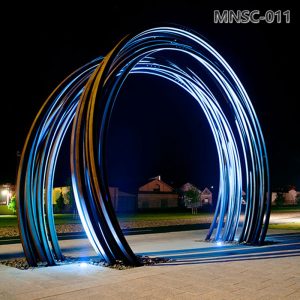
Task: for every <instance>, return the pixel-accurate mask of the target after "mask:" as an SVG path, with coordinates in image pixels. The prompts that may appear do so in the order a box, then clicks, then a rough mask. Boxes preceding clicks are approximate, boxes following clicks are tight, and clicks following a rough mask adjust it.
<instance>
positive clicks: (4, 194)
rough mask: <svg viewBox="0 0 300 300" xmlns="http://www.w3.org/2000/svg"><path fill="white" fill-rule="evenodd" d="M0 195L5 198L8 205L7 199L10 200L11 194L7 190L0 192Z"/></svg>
mask: <svg viewBox="0 0 300 300" xmlns="http://www.w3.org/2000/svg"><path fill="white" fill-rule="evenodd" d="M1 194H2V195H3V196H6V205H8V203H9V199H10V197H11V193H10V191H9V189H4V190H2V192H1Z"/></svg>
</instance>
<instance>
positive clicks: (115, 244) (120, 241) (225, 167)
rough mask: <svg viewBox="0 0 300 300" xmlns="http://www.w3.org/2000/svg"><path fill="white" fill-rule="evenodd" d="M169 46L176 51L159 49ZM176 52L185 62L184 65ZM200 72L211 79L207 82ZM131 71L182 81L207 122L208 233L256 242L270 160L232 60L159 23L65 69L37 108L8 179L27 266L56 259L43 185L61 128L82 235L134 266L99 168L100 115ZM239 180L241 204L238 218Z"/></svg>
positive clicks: (106, 254) (265, 208)
mask: <svg viewBox="0 0 300 300" xmlns="http://www.w3.org/2000/svg"><path fill="white" fill-rule="evenodd" d="M170 51H174V53H177V54H179V56H178V55H177V56H176V58H175V57H172V56H170V55H169V56H168V55H160V54H164V53H167V54H169V53H170ZM184 55H188V56H189V57H190V59H191V60H192V61H193V64H192V66H193V67H191V66H187V65H186V63H185V60H184V59H183V58H182V57H183V56H184ZM165 56H167V58H166V57H165ZM178 57H181V59H179V58H178ZM203 70H204V71H205V73H206V74H209V77H210V78H211V80H209V81H207V80H206V78H207V77H205V76H203ZM130 74H149V75H153V76H158V77H160V78H162V79H165V80H169V81H171V82H173V83H174V84H176V85H177V86H179V87H180V88H182V89H184V90H185V91H186V92H187V93H189V94H190V95H191V96H192V97H193V98H194V99H195V100H196V101H197V103H198V104H199V105H200V107H201V109H202V111H203V113H204V115H205V117H206V119H207V121H208V123H209V125H210V127H211V130H212V134H213V137H214V140H215V144H216V149H217V152H218V160H219V174H220V175H219V193H218V201H217V207H216V211H215V215H214V219H213V222H212V224H211V227H210V229H209V231H208V234H207V239H208V240H211V239H212V240H216V241H233V240H238V241H239V242H246V243H262V242H263V241H264V239H265V235H266V232H267V227H268V221H269V215H270V196H269V195H270V193H269V168H268V160H267V152H266V147H265V142H264V138H263V134H262V130H261V127H260V124H259V121H258V119H257V116H256V114H255V111H254V108H253V106H252V104H251V101H250V99H249V97H248V95H247V93H246V91H245V89H244V87H243V86H242V84H241V82H240V81H239V79H238V77H237V76H236V74H235V73H234V71H233V70H232V69H231V67H230V66H229V65H228V64H227V62H226V61H225V60H224V59H223V57H222V56H221V55H220V54H219V53H218V52H217V51H216V50H215V49H214V48H213V47H212V46H211V45H209V44H208V43H207V42H206V41H204V40H203V39H202V38H201V37H200V36H198V35H197V34H196V33H194V32H191V31H189V30H186V29H181V28H175V27H158V28H152V29H149V30H145V31H143V32H141V33H139V34H137V35H135V36H127V37H125V38H124V39H123V40H122V41H120V43H118V44H117V45H116V46H115V47H114V49H112V50H111V51H110V52H109V53H108V54H107V55H106V56H105V57H104V58H102V57H100V58H98V59H95V60H94V61H92V62H90V63H88V64H86V65H85V66H83V67H81V68H80V69H78V70H77V71H75V72H74V73H72V74H71V75H70V76H69V77H68V78H66V79H65V80H64V81H63V82H62V83H61V84H60V85H59V86H58V87H57V88H56V90H55V91H54V92H53V93H52V94H51V95H50V96H49V98H48V99H47V101H46V102H45V104H44V105H43V107H42V108H41V110H40V112H39V114H38V115H37V117H36V119H35V121H34V123H33V125H32V127H31V129H30V132H29V134H28V137H27V140H26V142H25V146H24V149H23V152H22V156H21V161H20V167H19V172H18V186H17V191H18V192H17V193H18V194H17V202H18V207H19V209H18V217H19V218H18V219H19V228H20V234H21V240H22V245H23V249H24V252H25V255H26V258H27V260H28V262H29V263H30V264H31V265H36V264H37V262H38V261H46V262H47V263H48V264H49V265H53V264H55V261H56V260H57V259H63V255H62V253H61V250H60V247H59V245H58V241H57V236H56V232H55V226H54V222H53V211H52V192H51V191H52V187H53V177H54V171H55V165H56V161H57V156H58V153H59V150H60V147H61V144H62V141H63V139H64V137H65V134H66V131H67V129H68V128H69V127H70V126H72V136H71V139H72V141H71V146H70V161H71V171H72V186H73V190H74V195H75V201H76V205H77V208H78V212H79V215H80V219H81V221H82V224H83V227H84V229H85V231H86V233H87V236H88V238H89V240H90V242H91V244H92V246H93V248H94V249H95V251H96V252H97V253H99V255H101V256H102V257H103V258H104V259H105V260H106V261H107V262H109V263H112V262H115V261H116V260H118V259H120V260H123V261H124V262H126V263H129V264H136V265H137V264H139V261H138V260H137V257H136V256H135V255H134V253H133V252H132V250H131V248H130V247H129V245H128V243H127V241H126V239H125V238H124V235H123V233H122V231H121V229H120V226H119V224H118V220H117V218H116V216H115V213H114V210H113V207H112V204H111V201H110V195H109V191H108V184H107V179H106V167H105V143H106V136H107V129H108V124H109V120H110V117H111V114H112V111H113V107H114V103H115V101H117V96H118V93H119V91H120V90H121V88H122V85H123V83H124V82H125V80H126V78H127V76H129V75H130ZM216 91H219V92H216ZM183 105H184V103H183ZM243 188H245V192H246V209H245V214H244V216H243V218H241V199H242V190H243ZM44 191H46V192H45V193H44ZM44 204H46V205H44Z"/></svg>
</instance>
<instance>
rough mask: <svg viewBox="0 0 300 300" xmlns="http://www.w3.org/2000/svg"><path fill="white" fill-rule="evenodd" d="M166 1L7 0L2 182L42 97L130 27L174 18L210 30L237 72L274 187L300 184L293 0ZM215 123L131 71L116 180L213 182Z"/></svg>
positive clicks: (117, 133) (114, 137) (121, 102)
mask: <svg viewBox="0 0 300 300" xmlns="http://www.w3.org/2000/svg"><path fill="white" fill-rule="evenodd" d="M161 2H162V1H148V2H141V3H140V4H139V5H138V6H137V5H133V4H132V5H131V4H128V3H127V2H126V1H124V2H122V4H117V2H111V3H114V4H111V5H109V4H107V5H106V7H104V6H103V5H101V4H98V5H96V6H92V5H89V3H88V2H83V3H81V4H80V5H78V6H77V4H72V5H73V6H72V7H69V8H68V9H66V8H62V7H61V6H59V5H57V6H54V4H53V3H52V4H51V5H47V4H44V3H43V6H40V7H38V6H35V7H29V6H26V7H20V6H15V7H13V6H14V5H12V4H10V6H12V7H8V8H7V11H6V13H7V20H8V21H5V24H3V25H2V29H4V30H3V31H4V32H3V35H2V48H3V50H4V51H3V54H2V66H3V68H2V77H4V79H2V84H3V85H2V93H1V95H2V97H1V136H2V138H1V141H2V143H1V144H2V145H1V156H0V160H1V164H0V183H4V182H14V181H15V176H16V165H17V160H16V151H17V150H21V149H22V147H23V143H24V140H25V137H26V134H27V132H28V130H29V128H30V125H31V123H32V121H33V119H34V116H35V114H36V113H37V112H38V110H39V108H40V107H41V105H42V103H43V102H44V100H45V99H46V98H47V96H48V95H49V94H50V92H51V91H52V90H53V89H54V88H55V87H56V86H57V85H58V84H59V83H60V82H61V81H62V80H63V79H64V78H65V77H66V76H67V75H68V74H70V73H71V72H72V71H74V70H75V69H77V68H78V67H80V66H81V65H83V64H85V63H86V62H88V61H90V60H92V59H94V58H95V57H97V56H101V55H105V54H106V53H107V52H108V51H109V50H110V49H111V48H112V47H113V46H114V45H115V44H116V43H117V42H118V41H119V40H120V39H121V38H122V37H123V36H124V35H126V34H128V33H133V32H138V31H139V30H140V29H143V28H146V27H147V26H148V27H152V26H156V25H170V24H172V23H175V24H179V25H183V26H187V27H190V28H192V29H194V30H196V31H197V32H199V34H201V35H202V36H204V37H205V38H206V39H207V40H208V41H209V42H210V44H211V45H212V46H213V47H215V48H216V49H217V50H218V51H219V52H220V53H221V55H223V57H224V58H225V59H226V60H227V62H228V63H229V64H230V65H231V67H232V68H233V70H234V71H235V72H236V73H237V75H238V76H239V78H240V80H241V82H242V84H243V85H244V87H245V88H246V90H247V92H248V94H249V96H250V99H251V101H252V103H253V106H254V108H255V110H256V113H257V115H258V118H259V120H260V122H261V126H262V130H263V133H264V135H265V140H266V145H267V151H268V155H269V162H270V171H271V184H272V187H273V188H277V187H279V186H284V185H287V184H295V185H296V187H297V188H298V189H300V151H299V146H298V144H299V125H298V124H299V109H298V107H299V105H298V101H299V97H298V93H296V88H297V89H298V82H297V83H296V78H297V75H296V74H297V70H298V69H299V68H298V67H299V60H298V58H297V56H296V54H298V53H299V48H298V43H297V38H298V37H299V32H297V31H296V26H297V24H296V23H297V21H298V20H297V14H298V11H296V9H295V7H294V6H292V4H290V3H292V2H289V1H282V2H281V4H276V3H275V2H274V1H273V2H270V4H264V5H262V4H259V2H257V4H255V2H253V1H251V2H249V3H248V4H247V1H246V2H245V1H243V4H239V5H236V4H233V3H230V2H226V4H224V2H217V1H207V2H203V1H192V3H193V4H190V3H188V1H181V2H178V3H177V2H174V1H172V2H169V1H163V3H161ZM99 3H100V2H99ZM264 3H266V2H264ZM215 9H219V10H223V9H234V10H236V9H249V10H253V9H259V10H260V11H261V12H265V11H266V10H267V9H270V10H273V11H276V10H279V9H280V10H282V11H284V10H287V9H290V10H291V23H290V24H286V23H285V22H282V23H281V24H276V22H274V23H272V24H266V23H260V24H252V23H249V24H214V22H213V11H214V10H215ZM2 22H3V21H2ZM298 77H299V76H298ZM145 91H147V92H146V93H145ZM183 101H184V103H185V104H184V105H183V104H182V103H183ZM186 103H187V104H186ZM209 130H210V129H209V128H208V126H207V124H206V122H205V120H204V119H203V116H201V111H200V109H199V108H198V107H197V106H196V105H195V103H194V102H193V101H192V99H190V98H189V96H188V95H186V94H185V93H184V92H183V91H181V90H179V89H178V88H177V87H175V86H173V85H171V84H170V83H168V82H162V81H161V80H158V79H156V78H149V76H145V75H143V76H142V75H140V76H139V75H132V76H131V77H130V78H129V79H128V81H127V82H126V84H125V86H124V88H123V89H122V92H121V94H120V96H119V99H118V101H117V104H116V108H115V111H114V114H113V117H112V123H111V128H110V135H109V140H108V161H107V165H108V168H109V170H108V178H109V184H110V185H117V186H120V187H121V188H122V189H124V190H130V191H132V190H134V189H135V188H136V187H137V186H138V185H140V184H143V183H144V182H145V181H147V179H148V178H149V177H153V176H156V175H159V174H160V175H162V178H163V179H165V180H167V181H168V182H173V184H174V185H180V184H182V183H184V182H186V181H191V182H194V183H195V184H197V185H198V186H199V187H200V188H203V187H204V186H211V185H216V184H217V182H218V165H217V158H216V155H215V154H216V150H215V148H214V144H213V140H212V137H211V134H210V131H209ZM61 161H63V162H65V161H66V159H62V160H61ZM64 169H65V170H67V169H68V167H67V166H64V165H62V166H60V169H59V172H58V173H59V174H60V175H58V176H57V177H58V178H59V177H60V180H61V181H63V180H64V178H65V176H67V175H66V174H64ZM65 173H68V172H67V171H65ZM62 178H63V179H62Z"/></svg>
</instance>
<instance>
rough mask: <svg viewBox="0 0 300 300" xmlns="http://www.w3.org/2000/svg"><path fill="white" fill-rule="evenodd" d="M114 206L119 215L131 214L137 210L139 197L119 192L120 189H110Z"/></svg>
mask: <svg viewBox="0 0 300 300" xmlns="http://www.w3.org/2000/svg"><path fill="white" fill-rule="evenodd" d="M109 193H110V198H111V202H112V205H113V207H114V209H115V211H116V212H117V213H129V212H135V211H136V210H137V196H136V195H134V194H130V193H126V192H123V191H121V190H119V188H118V187H109Z"/></svg>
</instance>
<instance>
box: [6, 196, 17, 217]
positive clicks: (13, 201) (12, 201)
mask: <svg viewBox="0 0 300 300" xmlns="http://www.w3.org/2000/svg"><path fill="white" fill-rule="evenodd" d="M8 209H10V210H12V211H13V213H14V214H15V213H16V211H17V201H16V195H13V196H12V197H11V198H10V202H9V204H8Z"/></svg>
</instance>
